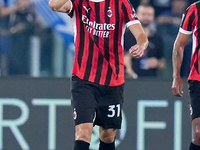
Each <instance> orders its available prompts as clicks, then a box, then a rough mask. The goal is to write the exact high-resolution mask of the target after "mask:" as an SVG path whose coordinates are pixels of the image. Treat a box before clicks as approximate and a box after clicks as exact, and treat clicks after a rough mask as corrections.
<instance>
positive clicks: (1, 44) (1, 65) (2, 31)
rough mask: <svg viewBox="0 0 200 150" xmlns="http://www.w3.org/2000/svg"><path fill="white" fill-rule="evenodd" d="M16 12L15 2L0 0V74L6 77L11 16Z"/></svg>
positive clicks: (9, 47) (12, 0)
mask: <svg viewBox="0 0 200 150" xmlns="http://www.w3.org/2000/svg"><path fill="white" fill-rule="evenodd" d="M16 11H17V6H16V4H15V0H7V1H4V0H0V72H1V76H6V75H8V54H9V53H10V49H11V44H12V43H11V33H10V28H11V15H12V14H13V13H15V12H16Z"/></svg>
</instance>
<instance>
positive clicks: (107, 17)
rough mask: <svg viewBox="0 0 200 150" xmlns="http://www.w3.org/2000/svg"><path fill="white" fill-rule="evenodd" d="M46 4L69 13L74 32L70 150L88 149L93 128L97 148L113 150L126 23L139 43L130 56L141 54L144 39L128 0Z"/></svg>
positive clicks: (63, 0)
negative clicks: (96, 131) (72, 142)
mask: <svg viewBox="0 0 200 150" xmlns="http://www.w3.org/2000/svg"><path fill="white" fill-rule="evenodd" d="M49 6H50V7H51V8H52V9H53V10H54V11H59V12H64V13H68V15H69V16H70V17H71V18H72V23H73V27H74V32H75V59H74V65H73V69H72V73H73V75H72V78H71V94H72V108H73V117H74V121H75V128H76V133H75V146H74V150H89V145H90V140H91V135H92V130H93V125H98V126H100V129H99V135H100V146H99V150H115V145H114V141H115V136H116V131H117V129H120V128H121V121H122V118H121V110H122V105H123V101H124V100H123V89H124V58H123V57H124V53H123V48H122V47H123V46H122V45H123V44H122V43H123V32H124V29H125V24H126V26H127V27H128V28H129V29H130V30H131V32H132V33H133V35H134V36H135V37H136V39H137V44H136V45H134V46H132V47H131V48H130V54H131V55H132V56H134V57H136V58H139V57H141V56H142V55H143V54H144V50H145V49H146V47H147V45H148V40H147V37H146V35H145V33H144V31H143V29H142V27H141V25H140V22H139V21H138V19H137V17H136V14H135V11H134V9H133V7H132V6H131V4H130V2H129V1H128V0H50V2H49Z"/></svg>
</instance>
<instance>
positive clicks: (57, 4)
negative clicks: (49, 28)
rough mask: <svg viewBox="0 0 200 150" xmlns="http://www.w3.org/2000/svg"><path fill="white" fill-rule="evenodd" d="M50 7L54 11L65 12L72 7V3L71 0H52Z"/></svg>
mask: <svg viewBox="0 0 200 150" xmlns="http://www.w3.org/2000/svg"><path fill="white" fill-rule="evenodd" d="M49 7H51V9H52V10H54V11H59V12H64V13H65V12H68V11H69V10H70V9H71V7H72V3H71V1H70V0H50V1H49Z"/></svg>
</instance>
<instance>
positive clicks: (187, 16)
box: [179, 2, 200, 81]
mask: <svg viewBox="0 0 200 150" xmlns="http://www.w3.org/2000/svg"><path fill="white" fill-rule="evenodd" d="M199 31H200V2H196V3H193V4H192V5H191V6H190V7H189V8H188V9H187V10H186V12H185V13H184V14H183V20H182V24H181V28H180V30H179V32H181V33H183V34H192V33H193V50H192V53H193V54H192V60H191V69H190V75H189V77H188V80H198V81H200V74H199V73H200V72H199V71H200V70H199V69H200V32H199Z"/></svg>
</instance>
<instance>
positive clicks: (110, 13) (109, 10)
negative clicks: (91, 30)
mask: <svg viewBox="0 0 200 150" xmlns="http://www.w3.org/2000/svg"><path fill="white" fill-rule="evenodd" d="M112 15H113V12H112V10H111V9H110V7H109V8H108V11H107V16H108V17H109V18H110V17H112Z"/></svg>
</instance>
